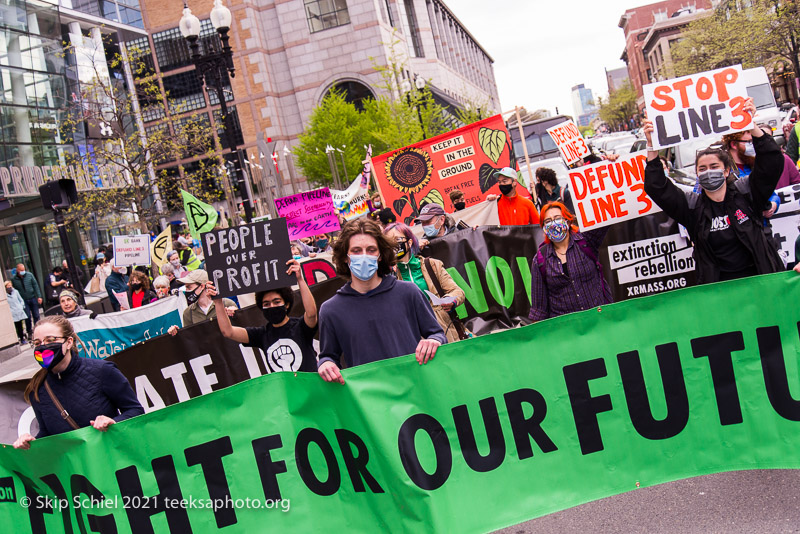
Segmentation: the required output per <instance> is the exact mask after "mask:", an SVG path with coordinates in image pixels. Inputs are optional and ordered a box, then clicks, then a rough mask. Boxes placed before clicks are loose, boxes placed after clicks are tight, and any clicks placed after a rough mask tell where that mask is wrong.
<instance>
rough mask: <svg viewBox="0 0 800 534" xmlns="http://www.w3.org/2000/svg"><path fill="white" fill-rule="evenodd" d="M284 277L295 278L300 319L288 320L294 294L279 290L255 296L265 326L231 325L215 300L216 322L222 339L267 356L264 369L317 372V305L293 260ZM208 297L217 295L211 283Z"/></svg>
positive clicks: (283, 288) (297, 264) (289, 288)
mask: <svg viewBox="0 0 800 534" xmlns="http://www.w3.org/2000/svg"><path fill="white" fill-rule="evenodd" d="M287 265H288V266H289V269H288V270H287V271H286V273H287V274H294V275H295V277H296V278H297V287H298V288H299V290H300V298H301V299H302V301H303V316H302V317H289V310H290V309H291V308H292V304H293V303H294V302H293V301H294V292H293V291H292V288H291V287H281V288H278V289H271V290H269V291H259V292H258V293H256V303H257V304H259V305H260V306H261V312H262V313H263V314H264V319H266V320H267V324H265V325H264V326H248V327H246V328H242V327H240V326H233V325H231V320H230V318H228V315H227V314H226V313H225V309H224V308H225V306H224V304H223V303H222V300H221V299H216V300H214V306H215V307H216V309H217V322H218V323H219V330H220V332H222V335H223V336H225V337H226V338H228V339H232V340H233V341H236V342H237V343H241V344H243V345H244V346H246V347H255V348H259V349H261V350H262V351H263V352H264V354H266V356H267V360H266V361H267V366H268V367H269V370H270V371H271V372H277V371H289V372H297V371H301V372H308V373H315V372H317V351H316V350H315V349H314V344H313V342H314V336H315V335H316V333H317V304H316V302H314V295H312V294H311V290H310V289H309V288H308V284H307V283H306V280H305V278H303V274H302V271H301V269H300V262H298V261H297V260H295V259H292V260H289V262H288V263H287ZM206 291H207V292H208V295H209V296H210V297H214V296H216V294H217V290H216V288H215V287H214V283H213V282H209V283H208V284H206Z"/></svg>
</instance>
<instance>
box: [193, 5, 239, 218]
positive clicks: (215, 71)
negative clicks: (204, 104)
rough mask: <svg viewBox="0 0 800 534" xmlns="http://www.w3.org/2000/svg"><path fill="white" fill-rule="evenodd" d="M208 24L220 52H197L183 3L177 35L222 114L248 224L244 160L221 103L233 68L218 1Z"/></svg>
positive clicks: (225, 17) (226, 18)
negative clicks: (217, 35)
mask: <svg viewBox="0 0 800 534" xmlns="http://www.w3.org/2000/svg"><path fill="white" fill-rule="evenodd" d="M210 16H211V24H212V25H213V26H214V29H215V30H217V33H218V34H219V38H220V40H221V41H222V51H221V52H208V51H205V52H204V53H203V54H201V53H200V43H199V38H200V19H198V18H197V17H196V16H195V15H193V14H192V10H191V9H189V6H187V5H186V2H184V4H183V16H182V17H181V21H180V25H179V28H180V31H181V35H183V37H184V38H185V39H186V40H187V41H188V42H189V50H191V57H192V63H194V66H195V69H196V71H197V73H198V75H199V76H200V78H201V79H202V80H203V83H204V84H205V86H206V88H208V89H214V90H215V91H216V93H217V100H219V106H220V112H221V113H222V120H223V122H224V126H225V128H224V129H225V131H224V132H223V134H224V135H225V139H226V140H227V142H228V148H230V150H231V152H232V153H234V154H235V155H236V159H235V161H234V172H235V175H236V181H237V183H238V184H239V190H240V191H241V193H242V204H243V205H244V214H245V219H246V221H245V222H250V220H251V219H252V218H253V206H252V205H251V202H250V188H249V187H248V184H247V183H246V182H245V176H244V161H243V158H242V154H241V152H240V151H239V150H238V148H237V147H236V144H237V143H236V139H235V138H234V135H233V117H231V115H230V114H229V113H228V105H227V102H226V101H225V91H224V86H225V82H226V81H228V79H229V78H233V77H234V76H235V74H236V73H235V71H234V66H233V49H231V46H230V44H229V41H230V37H229V36H228V32H229V31H230V28H231V19H232V16H231V11H230V9H228V8H227V7H225V6H224V5H222V1H221V0H214V8H213V9H212V10H211V15H210Z"/></svg>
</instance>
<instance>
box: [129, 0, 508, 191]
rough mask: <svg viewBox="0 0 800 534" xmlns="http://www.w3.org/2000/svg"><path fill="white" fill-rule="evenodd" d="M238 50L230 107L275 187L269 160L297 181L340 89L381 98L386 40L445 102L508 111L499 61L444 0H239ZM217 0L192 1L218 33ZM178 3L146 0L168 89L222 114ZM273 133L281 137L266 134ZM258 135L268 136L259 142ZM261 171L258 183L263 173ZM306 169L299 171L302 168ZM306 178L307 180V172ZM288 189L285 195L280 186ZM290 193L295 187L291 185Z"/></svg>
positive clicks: (199, 108)
mask: <svg viewBox="0 0 800 534" xmlns="http://www.w3.org/2000/svg"><path fill="white" fill-rule="evenodd" d="M226 3H227V5H228V7H229V8H230V10H231V12H232V14H233V22H232V28H231V46H232V47H233V53H234V64H235V68H236V76H235V78H234V79H233V80H232V82H233V83H232V94H231V101H230V103H229V106H230V105H232V106H233V108H234V110H235V116H236V117H237V119H238V124H239V131H238V132H237V135H238V136H239V137H240V143H241V145H240V147H242V148H245V149H247V150H248V157H249V156H255V157H256V158H260V157H261V154H264V153H265V152H266V154H264V156H265V157H264V158H263V159H261V164H262V166H263V168H264V169H265V171H264V172H268V173H269V174H271V176H267V177H265V178H264V182H263V183H274V181H273V180H274V174H275V167H274V165H273V164H272V161H269V162H268V163H269V164H267V161H266V159H267V158H269V153H271V151H272V150H273V148H274V149H276V150H277V151H278V152H277V153H278V157H279V161H278V168H279V172H280V174H281V180H280V181H279V182H278V183H279V184H286V185H288V184H289V174H288V172H287V171H289V170H290V166H289V165H287V164H286V163H287V162H284V161H282V160H281V159H280V158H282V157H283V154H284V152H283V148H284V147H288V148H291V146H292V145H293V143H294V142H295V141H296V140H297V137H298V135H299V134H300V133H301V132H302V131H303V128H304V125H305V123H306V121H307V120H308V118H309V116H310V114H311V112H312V110H313V109H314V107H316V106H317V105H319V103H320V102H321V101H322V99H323V98H324V96H325V95H326V94H327V93H328V91H330V89H331V88H332V87H334V86H335V87H337V88H340V89H343V90H344V91H345V92H346V94H347V95H348V98H349V99H351V100H353V101H356V102H357V101H358V100H359V99H360V98H364V97H371V96H376V95H378V94H379V93H380V92H381V89H380V87H379V85H380V83H381V77H380V75H379V73H378V72H377V71H376V70H375V66H376V65H386V64H388V63H389V62H390V60H391V59H392V57H391V56H392V51H391V49H390V47H389V46H388V44H387V43H391V42H392V41H393V40H396V41H397V44H396V46H395V47H394V53H395V54H396V55H398V56H399V57H398V58H397V59H400V60H403V59H407V64H406V67H407V68H406V71H405V72H404V73H403V75H404V76H405V77H406V78H408V79H409V80H410V81H412V82H413V81H414V79H415V78H416V77H417V76H421V77H423V78H424V79H425V80H427V81H428V88H429V89H430V90H431V92H432V93H433V95H434V97H435V98H436V100H437V101H438V102H439V103H440V104H443V105H445V106H447V107H449V108H451V109H452V108H454V107H459V106H464V105H466V104H482V105H484V106H485V107H487V108H488V109H490V110H493V111H495V112H499V111H500V104H499V99H498V93H497V87H496V84H495V79H494V72H493V67H492V62H493V60H492V58H491V57H490V56H489V54H488V53H487V52H486V51H485V50H484V49H483V48H482V47H481V46H480V45H479V44H478V42H477V41H476V40H475V39H474V38H473V37H472V35H471V34H470V33H469V31H468V30H467V29H466V28H465V27H464V26H463V24H461V23H460V22H459V20H458V19H457V18H456V16H455V15H454V14H453V13H452V12H451V11H450V9H449V8H448V7H447V6H446V5H445V4H444V3H443V2H441V1H440V0H288V1H287V0H283V1H276V0H232V1H231V2H229V3H228V2H226ZM212 6H213V2H212V0H190V1H189V7H190V8H191V9H192V12H193V13H194V14H195V15H197V16H198V17H199V18H200V20H201V21H202V22H203V34H201V37H202V35H206V34H207V35H212V34H213V29H212V27H211V24H210V22H209V20H208V17H209V13H210V11H211V8H212ZM181 15H182V13H181V6H180V5H179V4H165V3H164V2H163V1H162V0H142V17H143V20H144V25H145V28H146V29H147V30H148V33H150V36H149V37H148V38H147V39H146V40H143V41H141V42H139V43H137V44H138V45H139V46H140V47H142V46H143V45H149V46H150V47H151V48H152V50H153V52H154V55H155V59H156V68H157V70H158V71H159V72H160V73H161V74H162V75H163V76H164V85H165V88H166V89H168V90H170V91H171V93H172V96H173V97H175V96H176V95H179V96H180V98H181V99H183V100H184V101H185V102H188V103H190V105H189V106H188V107H185V108H184V109H186V111H190V110H191V111H193V112H195V113H208V114H211V115H212V116H213V112H212V111H213V108H214V107H216V102H215V101H216V99H215V98H214V96H213V95H209V94H207V93H206V92H205V91H203V88H202V86H201V84H200V82H199V81H197V79H196V78H195V77H194V73H193V72H190V71H192V70H193V69H194V67H193V66H191V64H190V61H189V56H188V47H187V46H186V44H185V42H184V40H183V38H182V37H181V35H180V32H179V31H178V22H179V20H180V18H181ZM270 138H271V139H272V141H273V143H264V141H263V140H266V139H270ZM259 139H262V141H261V143H259ZM256 174H257V173H256V172H254V176H253V178H254V181H255V182H256V185H258V182H259V177H258V176H257V175H256ZM298 174H299V170H298ZM298 178H299V179H302V178H301V177H299V176H298ZM276 193H280V191H276ZM283 193H287V191H283Z"/></svg>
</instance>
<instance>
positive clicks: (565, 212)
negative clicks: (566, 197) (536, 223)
mask: <svg viewBox="0 0 800 534" xmlns="http://www.w3.org/2000/svg"><path fill="white" fill-rule="evenodd" d="M553 208H558V209H560V210H561V215H562V216H563V217H564V220H565V221H567V222H568V223H569V226H570V229H571V230H572V232H577V231H578V223H577V222H576V219H575V215H574V214H573V213H572V212H571V211H569V209H568V208H567V207H566V206H565V205H564V204H563V203H562V202H559V201H557V200H555V201H553V202H548V203H547V204H545V205H544V206H542V209H541V211H540V212H539V220H540V221H542V229H544V219H545V214H546V213H547V212H548V210H551V209H553ZM544 242H545V243H549V242H550V238H548V237H547V235H545V236H544Z"/></svg>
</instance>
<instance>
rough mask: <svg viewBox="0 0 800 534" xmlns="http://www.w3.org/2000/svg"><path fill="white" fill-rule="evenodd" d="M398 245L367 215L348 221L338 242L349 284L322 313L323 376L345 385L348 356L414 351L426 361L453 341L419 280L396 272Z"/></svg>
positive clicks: (367, 358) (363, 358) (361, 358)
mask: <svg viewBox="0 0 800 534" xmlns="http://www.w3.org/2000/svg"><path fill="white" fill-rule="evenodd" d="M394 247H395V243H394V241H393V240H391V239H389V238H388V237H387V236H385V235H384V234H383V232H382V231H381V227H380V226H379V225H378V223H376V222H375V221H372V220H370V219H367V218H364V217H362V218H360V219H354V220H352V221H350V222H348V223H347V224H346V225H345V226H344V227H343V228H342V231H341V233H340V234H339V239H338V240H337V241H336V243H335V244H334V246H333V264H334V265H335V266H336V272H337V273H338V274H339V276H342V277H345V278H349V279H350V281H349V282H347V283H346V284H345V285H344V287H342V288H341V289H339V290H338V291H337V292H336V294H335V295H334V296H333V297H332V298H331V299H330V300H327V301H326V302H325V303H323V304H322V306H321V307H320V311H319V344H320V358H319V366H318V370H319V375H320V376H321V377H322V378H323V380H325V381H326V382H339V383H340V384H344V378H343V377H342V374H341V372H340V371H339V369H340V368H341V361H342V358H344V359H345V361H346V362H347V364H348V366H350V367H355V366H357V365H362V364H365V363H370V362H374V361H378V360H383V359H387V358H394V357H397V356H403V355H404V354H412V353H414V354H415V355H416V357H417V362H419V364H420V365H422V364H425V363H427V362H428V361H430V360H431V359H432V358H433V357H434V356H435V354H436V349H437V348H438V347H439V345H442V344H444V343H446V342H447V339H446V338H445V336H444V331H443V330H442V327H441V326H439V323H438V322H437V321H436V317H434V315H433V310H431V307H430V305H429V304H428V301H427V300H426V299H425V297H424V296H423V295H422V292H421V291H420V290H419V288H417V287H416V286H415V285H414V283H413V282H402V281H399V280H397V279H396V278H395V277H394V276H390V275H391V272H392V267H393V266H394V265H395V264H396V263H397V254H396V253H395V250H394Z"/></svg>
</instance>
